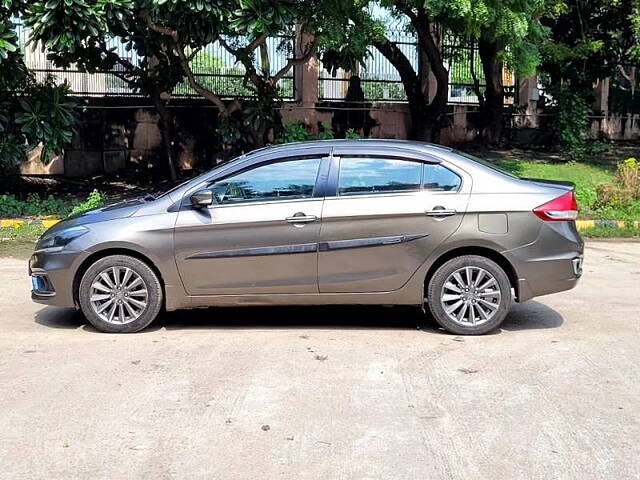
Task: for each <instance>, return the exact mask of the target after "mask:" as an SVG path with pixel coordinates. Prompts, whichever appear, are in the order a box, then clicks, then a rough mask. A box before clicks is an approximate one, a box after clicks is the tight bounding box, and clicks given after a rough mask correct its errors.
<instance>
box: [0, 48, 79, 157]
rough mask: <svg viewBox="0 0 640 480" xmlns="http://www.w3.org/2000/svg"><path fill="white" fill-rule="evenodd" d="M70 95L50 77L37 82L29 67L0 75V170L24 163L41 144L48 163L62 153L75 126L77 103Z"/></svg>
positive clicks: (18, 59) (17, 59)
mask: <svg viewBox="0 0 640 480" xmlns="http://www.w3.org/2000/svg"><path fill="white" fill-rule="evenodd" d="M11 61H15V62H20V63H22V58H16V59H15V60H7V61H5V62H11ZM3 66H4V65H3ZM16 72H17V73H18V75H17V76H16V75H15V73H16ZM4 73H7V75H5V74H4ZM69 93H70V92H69V87H68V86H67V85H66V84H62V85H56V84H55V83H54V81H53V79H52V78H51V77H48V78H46V79H45V81H44V82H42V83H38V82H36V80H35V77H34V76H33V75H32V74H31V73H30V72H29V71H27V70H26V68H15V69H13V72H12V69H11V68H7V70H4V71H3V72H2V73H0V107H2V110H0V168H2V167H4V168H7V167H11V166H13V165H15V164H17V163H18V162H20V161H22V160H25V159H26V156H27V154H28V153H29V152H30V151H31V150H33V149H34V148H35V147H36V146H38V145H39V144H41V145H42V153H41V160H42V161H43V162H45V163H46V162H48V161H49V160H51V158H53V157H54V156H55V155H57V154H59V153H61V152H62V151H63V149H64V147H65V146H66V145H68V144H69V143H70V142H71V137H72V134H73V129H74V126H75V123H76V115H75V112H74V108H75V105H76V102H75V101H74V100H72V99H71V98H70V97H69Z"/></svg>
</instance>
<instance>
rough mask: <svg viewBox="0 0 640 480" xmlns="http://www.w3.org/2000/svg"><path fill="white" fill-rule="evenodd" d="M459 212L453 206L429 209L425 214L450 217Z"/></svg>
mask: <svg viewBox="0 0 640 480" xmlns="http://www.w3.org/2000/svg"><path fill="white" fill-rule="evenodd" d="M456 213H458V212H457V211H455V210H454V209H452V208H443V207H435V208H434V209H433V210H427V211H426V212H424V214H425V215H426V216H428V217H450V216H452V215H455V214H456Z"/></svg>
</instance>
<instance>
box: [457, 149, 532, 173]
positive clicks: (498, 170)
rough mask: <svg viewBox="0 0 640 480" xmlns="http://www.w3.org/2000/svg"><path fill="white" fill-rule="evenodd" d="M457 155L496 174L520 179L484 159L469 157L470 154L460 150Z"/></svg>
mask: <svg viewBox="0 0 640 480" xmlns="http://www.w3.org/2000/svg"><path fill="white" fill-rule="evenodd" d="M455 153H457V154H458V155H460V156H462V157H464V158H466V159H468V160H471V161H472V162H476V163H479V164H480V165H483V166H485V167H487V168H490V169H491V170H493V171H494V172H498V173H501V174H503V175H506V176H507V177H511V178H520V177H518V176H517V175H514V174H513V173H511V172H507V171H506V170H503V169H502V168H500V167H498V166H496V164H495V163H492V162H489V161H487V160H484V159H482V158H478V157H475V156H473V155H469V154H468V153H464V152H460V151H458V150H456V151H455Z"/></svg>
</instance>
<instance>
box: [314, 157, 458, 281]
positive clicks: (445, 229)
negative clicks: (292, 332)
mask: <svg viewBox="0 0 640 480" xmlns="http://www.w3.org/2000/svg"><path fill="white" fill-rule="evenodd" d="M338 166H339V175H338V176H337V177H338V178H337V180H335V183H337V187H338V188H337V189H336V191H335V196H332V197H329V196H327V198H326V199H325V203H324V208H323V212H322V230H321V233H320V243H319V257H318V283H319V289H320V292H321V293H362V292H385V291H393V290H397V289H399V288H401V287H402V286H403V285H404V284H405V283H406V282H407V281H408V280H409V278H410V277H411V276H412V275H413V274H414V273H415V271H416V270H417V269H418V268H419V267H420V265H422V264H423V263H424V262H425V260H426V259H427V257H428V255H429V254H430V253H431V252H432V251H433V250H434V249H435V248H436V247H437V246H438V245H439V244H440V243H442V242H443V241H444V240H445V239H446V238H447V237H448V236H449V235H451V234H452V233H453V232H455V231H456V230H457V228H458V227H459V226H460V223H461V221H462V217H463V215H464V213H465V210H466V206H467V203H468V199H469V194H468V189H467V188H462V183H463V182H462V177H461V175H458V174H456V173H454V172H453V171H451V170H450V169H447V168H445V167H443V166H441V165H439V164H435V163H424V162H420V161H414V160H404V159H399V158H384V157H372V156H369V157H357V156H343V157H342V158H340V159H339V160H334V163H333V165H332V168H334V169H335V168H336V167H338ZM332 177H335V175H332Z"/></svg>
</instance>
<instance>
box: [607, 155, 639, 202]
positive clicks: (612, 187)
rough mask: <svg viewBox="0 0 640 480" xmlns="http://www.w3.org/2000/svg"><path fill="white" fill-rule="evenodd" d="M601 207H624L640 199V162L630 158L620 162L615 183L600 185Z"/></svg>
mask: <svg viewBox="0 0 640 480" xmlns="http://www.w3.org/2000/svg"><path fill="white" fill-rule="evenodd" d="M597 195H598V200H599V205H600V207H612V208H624V207H628V206H629V205H631V204H632V203H633V202H634V201H635V200H639V199H640V163H638V161H637V160H636V159H635V158H633V157H632V158H628V159H626V160H625V161H624V162H620V163H619V164H618V168H617V171H616V177H615V183H613V184H610V183H608V184H604V185H600V186H599V187H598V193H597Z"/></svg>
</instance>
